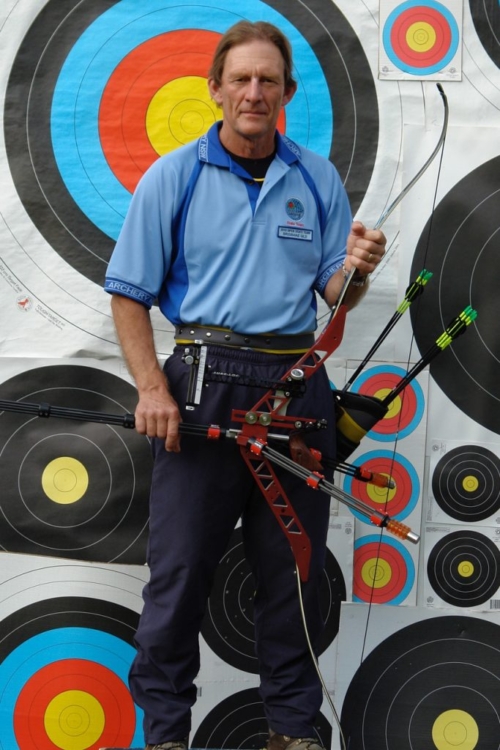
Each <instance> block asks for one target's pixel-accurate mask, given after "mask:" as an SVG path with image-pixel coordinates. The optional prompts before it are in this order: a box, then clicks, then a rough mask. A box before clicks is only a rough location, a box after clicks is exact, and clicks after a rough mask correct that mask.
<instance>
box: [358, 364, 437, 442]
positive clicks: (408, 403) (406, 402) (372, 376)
mask: <svg viewBox="0 0 500 750" xmlns="http://www.w3.org/2000/svg"><path fill="white" fill-rule="evenodd" d="M404 375H406V372H405V370H403V368H401V367H398V366H397V365H377V366H375V367H370V368H369V369H367V370H366V371H365V372H364V373H362V374H361V375H360V376H359V377H358V378H356V381H355V383H354V385H353V391H355V392H356V393H362V394H365V395H368V396H375V397H376V396H377V392H378V391H380V390H382V389H384V395H385V390H390V389H392V388H393V387H394V386H395V385H397V383H398V382H399V381H400V380H401V378H403V377H404ZM399 398H400V401H401V405H402V414H396V415H395V416H394V417H393V418H392V419H390V418H389V417H385V418H384V419H382V420H381V421H380V422H379V423H378V425H375V427H374V428H373V429H371V430H370V431H369V432H368V433H367V435H368V437H370V438H372V440H377V441H380V442H382V443H384V442H385V443H389V442H393V441H394V438H395V437H396V436H398V438H399V439H403V438H405V437H408V435H411V433H412V432H413V431H414V430H415V429H416V428H417V427H418V425H419V424H420V422H421V421H422V417H423V415H424V408H425V397H424V393H423V391H422V388H421V386H420V384H419V382H418V381H417V380H412V381H411V383H410V384H409V385H407V386H406V388H405V390H404V391H403V393H402V394H401V396H400V397H399ZM383 427H385V428H386V429H382V428H383Z"/></svg>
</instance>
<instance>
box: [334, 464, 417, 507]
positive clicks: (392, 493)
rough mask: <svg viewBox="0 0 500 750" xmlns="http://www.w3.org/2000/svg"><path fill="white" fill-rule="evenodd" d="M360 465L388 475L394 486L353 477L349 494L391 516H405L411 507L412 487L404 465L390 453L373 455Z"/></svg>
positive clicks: (412, 501) (412, 498) (376, 472)
mask: <svg viewBox="0 0 500 750" xmlns="http://www.w3.org/2000/svg"><path fill="white" fill-rule="evenodd" d="M362 465H363V468H364V469H366V470H367V471H371V472H373V473H374V474H382V475H384V476H387V477H390V478H391V479H392V480H393V481H394V484H395V488H394V489H392V490H391V489H387V488H386V487H377V486H376V485H374V484H369V483H367V482H361V481H360V480H358V479H355V478H353V479H352V483H351V484H350V486H349V490H348V491H349V492H350V494H352V495H353V496H354V497H357V498H358V499H359V500H361V501H362V502H364V503H365V504H366V505H369V506H370V507H371V508H373V509H374V510H377V511H381V512H387V513H389V515H390V516H391V517H392V518H401V517H403V518H404V517H405V516H407V515H408V512H409V510H411V509H413V505H414V488H413V484H412V477H411V476H410V474H409V472H408V469H407V468H406V466H404V465H403V464H402V463H401V462H400V461H398V459H397V457H394V456H392V455H374V456H373V458H370V459H368V460H364V461H363V464H362Z"/></svg>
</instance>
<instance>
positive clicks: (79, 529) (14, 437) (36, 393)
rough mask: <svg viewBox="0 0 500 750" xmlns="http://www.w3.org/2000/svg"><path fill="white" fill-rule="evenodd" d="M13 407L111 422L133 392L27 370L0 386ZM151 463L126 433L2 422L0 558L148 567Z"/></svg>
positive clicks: (96, 379)
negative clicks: (40, 407)
mask: <svg viewBox="0 0 500 750" xmlns="http://www.w3.org/2000/svg"><path fill="white" fill-rule="evenodd" d="M2 397H3V398H4V399H5V400H7V401H12V402H17V401H19V402H27V403H35V404H38V403H43V402H45V403H48V404H50V405H52V406H57V407H62V408H65V409H75V410H76V411H77V412H78V410H79V409H82V410H89V411H94V412H105V413H111V414H115V415H118V416H119V415H121V414H125V413H127V412H132V411H133V410H134V407H135V403H136V401H137V395H136V391H135V389H134V388H133V387H132V386H131V385H130V384H129V383H127V382H125V381H124V380H122V379H121V378H118V377H117V376H115V375H112V374H111V373H108V372H105V371H104V370H100V369H96V368H92V367H85V366H79V365H52V366H46V367H38V368H32V369H30V370H27V371H25V372H22V373H20V374H18V375H15V376H14V377H12V378H10V379H9V380H7V381H5V382H4V383H3V384H2ZM151 468H152V458H151V452H150V447H149V442H148V440H147V439H146V438H144V437H142V436H140V435H138V434H137V433H136V432H135V431H134V430H130V429H124V428H123V427H116V426H110V425H106V424H99V423H89V422H84V421H79V420H78V419H74V420H73V419H58V418H56V417H49V418H40V417H37V416H33V415H32V414H19V413H15V412H5V411H4V412H3V413H2V414H1V416H0V471H1V475H2V482H3V486H4V491H3V494H2V500H1V509H2V514H1V516H0V545H1V547H2V548H3V549H4V550H8V551H12V552H22V553H28V554H42V555H52V556H62V557H68V558H75V559H84V560H100V561H104V562H112V561H120V562H129V563H143V562H144V561H145V557H146V542H147V522H148V498H149V487H150V477H151Z"/></svg>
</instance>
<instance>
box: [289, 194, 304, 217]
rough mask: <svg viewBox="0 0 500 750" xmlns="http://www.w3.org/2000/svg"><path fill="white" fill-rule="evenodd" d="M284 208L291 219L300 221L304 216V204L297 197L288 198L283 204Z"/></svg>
mask: <svg viewBox="0 0 500 750" xmlns="http://www.w3.org/2000/svg"><path fill="white" fill-rule="evenodd" d="M285 210H286V212H287V214H288V216H289V217H290V218H291V219H293V221H300V219H301V218H302V217H303V216H304V211H305V209H304V204H303V203H302V202H301V201H299V199H298V198H289V199H288V200H287V202H286V204H285Z"/></svg>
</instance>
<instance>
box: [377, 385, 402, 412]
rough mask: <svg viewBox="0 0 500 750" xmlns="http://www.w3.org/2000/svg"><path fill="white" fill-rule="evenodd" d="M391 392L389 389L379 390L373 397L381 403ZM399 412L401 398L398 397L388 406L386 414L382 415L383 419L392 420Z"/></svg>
mask: <svg viewBox="0 0 500 750" xmlns="http://www.w3.org/2000/svg"><path fill="white" fill-rule="evenodd" d="M391 390H392V389H391V388H380V389H379V390H378V391H377V392H376V394H375V396H376V397H377V398H378V399H380V401H383V400H384V398H385V397H386V396H388V395H389V393H390V392H391ZM400 412H401V398H400V397H399V396H396V398H395V399H394V400H393V401H391V403H390V404H389V408H388V410H387V414H385V415H384V419H394V417H396V416H397V415H398V414H399V413H400Z"/></svg>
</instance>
